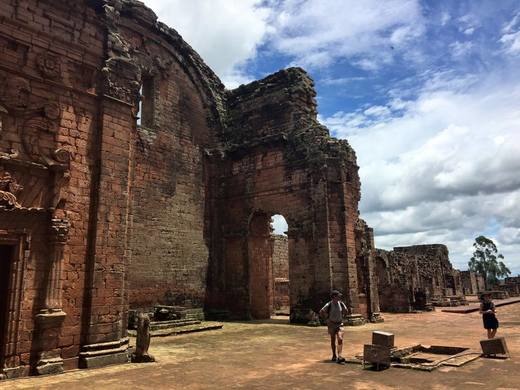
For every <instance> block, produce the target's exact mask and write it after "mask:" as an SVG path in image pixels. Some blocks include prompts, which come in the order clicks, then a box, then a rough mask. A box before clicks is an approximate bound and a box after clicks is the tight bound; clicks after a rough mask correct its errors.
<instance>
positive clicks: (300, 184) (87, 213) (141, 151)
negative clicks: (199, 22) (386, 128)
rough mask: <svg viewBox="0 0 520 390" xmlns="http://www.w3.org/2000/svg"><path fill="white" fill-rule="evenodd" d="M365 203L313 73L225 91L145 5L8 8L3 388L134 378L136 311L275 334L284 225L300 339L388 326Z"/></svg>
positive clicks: (0, 69) (0, 199)
mask: <svg viewBox="0 0 520 390" xmlns="http://www.w3.org/2000/svg"><path fill="white" fill-rule="evenodd" d="M359 199H360V182H359V176H358V166H357V164H356V156H355V153H354V151H353V150H352V148H351V147H350V146H349V144H348V143H347V141H343V140H336V139H334V138H331V137H330V136H329V132H328V130H327V129H326V128H325V127H323V126H322V125H321V124H320V123H318V121H317V111H316V101H315V91H314V88H313V82H312V80H311V79H310V78H309V76H308V75H307V74H306V73H305V72H304V71H303V70H302V69H297V68H293V69H287V70H282V71H280V72H277V73H275V74H273V75H271V76H268V77H266V78H265V79H263V80H260V81H256V82H253V83H251V84H249V85H245V86H241V87H240V88H238V89H236V90H232V91H228V90H226V89H225V88H224V86H223V85H222V83H221V82H220V80H219V79H218V78H217V77H216V76H215V74H214V73H213V72H212V71H211V69H209V68H208V67H207V66H206V65H205V64H204V63H203V61H202V60H201V59H200V57H199V56H198V55H197V53H195V52H194V51H193V50H192V49H191V47H190V46H189V45H188V44H186V43H185V42H184V41H183V40H182V38H181V37H180V36H179V35H178V34H177V33H176V32H175V31H174V30H173V29H171V28H169V27H167V26H165V25H164V24H162V23H160V22H158V21H157V18H156V16H155V14H154V13H153V12H152V11H151V10H149V9H148V8H146V7H144V6H143V5H142V4H141V3H140V2H138V1H134V0H67V1H65V0H52V1H51V0H5V1H2V2H1V3H0V267H1V270H0V271H1V272H0V277H1V278H2V280H1V281H0V294H1V297H0V303H1V305H0V328H1V329H0V370H1V374H0V375H1V376H3V377H15V376H23V375H28V374H30V373H36V374H44V373H52V372H60V371H62V370H64V369H65V370H66V369H72V368H76V367H96V366H101V365H105V364H109V363H115V362H123V361H126V360H127V358H128V357H127V348H128V337H127V319H128V311H129V309H144V310H148V309H150V308H151V307H152V306H153V305H155V304H165V305H177V306H182V307H185V308H204V311H205V312H206V315H208V316H217V315H218V316H220V317H225V318H241V319H248V318H266V317H268V316H269V315H270V314H271V313H272V312H273V310H274V302H273V300H274V298H273V297H274V296H275V294H274V293H273V291H274V289H275V287H274V286H273V283H275V282H274V280H275V279H274V278H273V262H272V257H273V250H274V244H273V240H272V238H271V230H270V219H271V216H272V215H274V214H282V215H284V216H285V218H286V220H287V222H288V225H289V228H288V232H287V247H288V255H287V256H288V257H287V259H288V260H287V261H288V267H287V268H288V277H286V278H287V279H289V280H290V284H289V286H288V288H287V289H288V291H287V294H288V295H289V297H288V300H287V301H286V303H287V302H289V305H290V314H291V320H292V321H295V322H297V321H305V320H306V318H307V316H308V315H309V312H310V311H311V310H318V309H319V307H320V306H321V305H322V304H323V303H324V302H325V301H326V300H327V299H328V295H329V291H330V290H331V288H337V289H340V290H342V291H343V292H344V293H345V297H346V300H347V303H348V304H349V306H350V307H351V308H352V312H353V313H352V316H350V317H349V322H351V323H361V322H363V321H365V320H377V319H378V318H379V303H378V299H379V296H378V293H377V283H376V279H375V272H376V268H377V267H376V263H375V254H374V250H373V249H374V247H373V233H372V230H371V229H370V228H369V227H368V226H366V224H365V223H364V222H363V221H362V220H361V219H360V218H359V215H358V202H359ZM277 288H278V287H277Z"/></svg>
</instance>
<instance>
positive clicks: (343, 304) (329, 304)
mask: <svg viewBox="0 0 520 390" xmlns="http://www.w3.org/2000/svg"><path fill="white" fill-rule="evenodd" d="M327 304H328V306H327V317H329V316H330V307H331V306H332V301H329V302H328V303H327ZM340 306H341V308H342V309H343V308H345V311H346V312H347V313H348V308H347V305H345V302H340ZM342 311H343V310H342ZM342 317H343V314H342Z"/></svg>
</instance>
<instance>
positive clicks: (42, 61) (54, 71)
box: [36, 53, 61, 79]
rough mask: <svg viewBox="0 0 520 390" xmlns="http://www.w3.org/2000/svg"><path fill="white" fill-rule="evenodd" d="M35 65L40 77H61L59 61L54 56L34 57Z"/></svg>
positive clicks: (44, 54)
mask: <svg viewBox="0 0 520 390" xmlns="http://www.w3.org/2000/svg"><path fill="white" fill-rule="evenodd" d="M36 65H37V67H38V70H39V71H40V73H41V74H42V76H43V77H45V78H48V79H57V78H59V77H60V75H61V70H60V59H59V57H57V56H55V55H52V54H49V53H41V54H40V55H39V56H38V57H36Z"/></svg>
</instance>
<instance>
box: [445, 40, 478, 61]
mask: <svg viewBox="0 0 520 390" xmlns="http://www.w3.org/2000/svg"><path fill="white" fill-rule="evenodd" d="M450 49H451V54H452V56H453V57H464V56H466V55H468V54H469V53H470V52H471V50H472V49H473V43H472V42H470V41H466V42H459V41H455V42H453V43H452V44H451V45H450Z"/></svg>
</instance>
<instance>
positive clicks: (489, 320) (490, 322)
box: [482, 314, 498, 329]
mask: <svg viewBox="0 0 520 390" xmlns="http://www.w3.org/2000/svg"><path fill="white" fill-rule="evenodd" d="M482 322H484V328H485V329H498V320H497V317H496V316H495V315H494V314H484V315H483V316H482Z"/></svg>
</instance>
